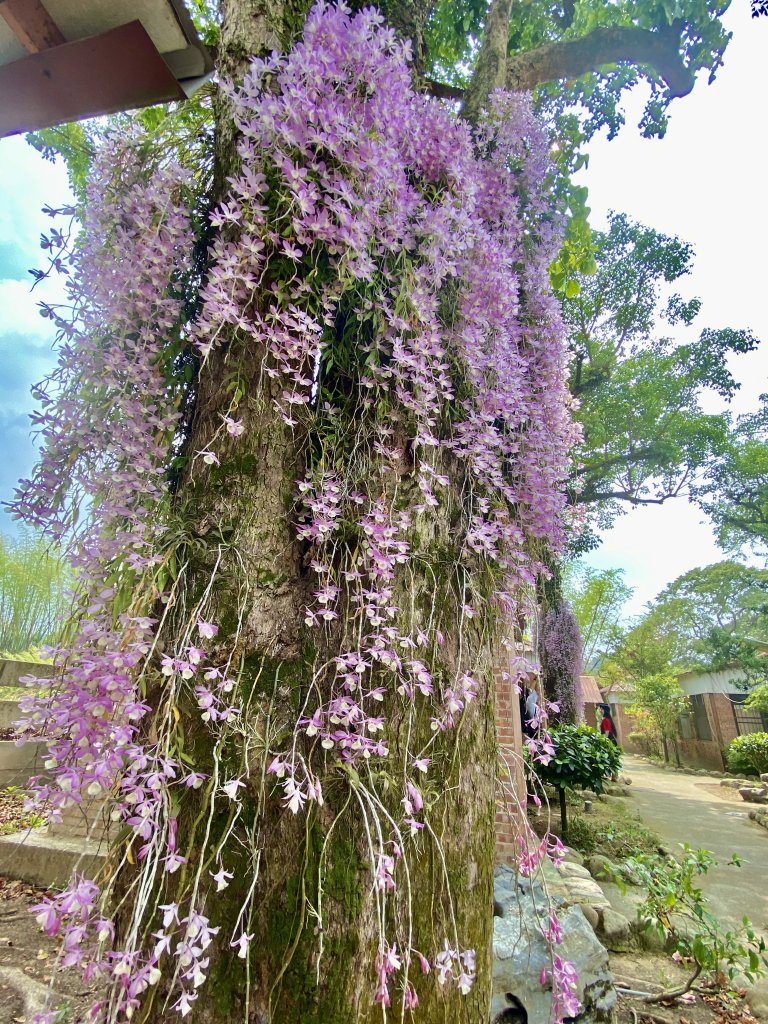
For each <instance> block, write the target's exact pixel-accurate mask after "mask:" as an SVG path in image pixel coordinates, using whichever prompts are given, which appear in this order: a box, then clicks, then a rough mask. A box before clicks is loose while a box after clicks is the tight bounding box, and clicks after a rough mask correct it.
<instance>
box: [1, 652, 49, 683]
mask: <svg viewBox="0 0 768 1024" xmlns="http://www.w3.org/2000/svg"><path fill="white" fill-rule="evenodd" d="M22 676H38V677H39V678H41V679H50V678H51V677H52V676H53V665H40V664H38V663H37V662H31V661H13V660H11V659H6V658H0V686H24V683H21V682H19V680H20V679H21V678H22Z"/></svg>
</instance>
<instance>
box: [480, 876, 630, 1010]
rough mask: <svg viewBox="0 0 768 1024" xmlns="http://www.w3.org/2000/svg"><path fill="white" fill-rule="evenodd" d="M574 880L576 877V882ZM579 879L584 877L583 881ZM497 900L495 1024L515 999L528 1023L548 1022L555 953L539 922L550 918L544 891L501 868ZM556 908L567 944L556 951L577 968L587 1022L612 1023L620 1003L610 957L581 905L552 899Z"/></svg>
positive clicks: (536, 883) (493, 1004)
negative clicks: (545, 975) (546, 979)
mask: <svg viewBox="0 0 768 1024" xmlns="http://www.w3.org/2000/svg"><path fill="white" fill-rule="evenodd" d="M574 881H575V879H574ZM579 881H581V879H580V880H579ZM495 897H496V900H497V901H498V903H499V904H500V905H501V907H502V912H503V915H504V916H503V917H497V918H495V919H494V923H493V952H494V961H493V1003H492V1013H491V1020H492V1021H497V1020H498V1021H503V1020H504V1017H503V1013H504V1010H505V1009H507V1008H508V1007H509V1005H510V1003H509V1001H508V999H507V993H511V994H512V995H514V996H516V997H517V999H519V1000H520V1002H521V1003H522V1004H523V1006H524V1007H525V1010H526V1012H527V1014H528V1024H549V1022H550V1020H551V1006H552V993H551V991H550V989H549V987H543V986H542V985H541V981H540V976H541V972H542V970H549V969H550V968H551V953H550V949H549V947H548V945H547V944H546V943H545V941H544V939H543V938H542V936H541V929H540V927H538V926H537V921H541V922H542V924H544V925H546V920H547V917H548V914H549V911H548V904H547V898H546V896H545V893H544V888H543V886H542V885H541V883H540V882H538V881H533V882H531V881H529V880H528V879H516V878H515V875H514V873H513V871H512V869H511V868H500V869H497V876H496V888H495ZM551 899H552V902H553V903H554V904H555V905H556V906H557V908H558V916H559V918H560V926H561V929H562V934H563V941H562V942H561V944H560V945H559V946H557V947H556V948H557V953H558V954H559V955H560V956H561V957H562V958H563V959H564V960H570V961H572V962H573V963H574V964H575V965H576V971H577V973H578V976H579V980H578V992H577V994H578V997H579V1000H580V1002H581V1004H582V1007H583V1011H582V1014H581V1017H580V1019H583V1020H585V1021H604V1020H609V1019H610V1016H611V1011H612V1010H613V1007H614V1005H615V1003H616V991H615V989H614V987H613V976H612V975H611V972H610V970H609V969H608V953H607V952H606V950H605V947H604V946H603V945H602V944H601V943H600V941H599V940H598V939H597V937H596V936H595V933H594V931H593V930H592V928H591V927H590V925H589V923H588V921H587V920H586V918H585V917H584V914H583V913H582V910H581V908H580V907H579V906H576V905H573V906H567V905H566V904H565V903H564V902H563V901H562V900H561V899H560V898H559V897H556V896H555V897H551Z"/></svg>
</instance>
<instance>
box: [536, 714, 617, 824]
mask: <svg viewBox="0 0 768 1024" xmlns="http://www.w3.org/2000/svg"><path fill="white" fill-rule="evenodd" d="M552 742H553V744H554V747H555V753H554V755H553V756H552V758H550V760H549V762H548V763H547V764H537V766H536V772H537V774H538V777H539V779H540V781H541V782H545V783H547V784H548V785H550V786H554V787H555V789H556V790H557V792H558V796H559V797H560V832H561V837H562V838H563V839H564V840H566V839H567V835H568V812H567V808H566V802H565V791H566V790H567V789H575V788H579V789H591V790H592V791H593V792H594V793H602V791H603V783H604V782H605V780H606V779H609V778H610V777H611V776H612V775H615V774H616V772H617V771H618V770H619V767H620V766H621V751H620V749H619V747H618V746H617V745H616V744H615V743H612V742H611V740H609V739H608V738H607V737H606V736H603V735H601V734H600V733H599V732H598V731H597V730H596V729H590V728H589V726H586V725H560V726H557V727H556V728H554V729H553V730H552Z"/></svg>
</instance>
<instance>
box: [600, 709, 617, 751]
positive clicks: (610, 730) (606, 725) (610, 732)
mask: <svg viewBox="0 0 768 1024" xmlns="http://www.w3.org/2000/svg"><path fill="white" fill-rule="evenodd" d="M600 732H601V733H602V734H603V736H607V737H608V739H609V740H610V741H611V743H618V740H617V739H616V729H615V728H614V725H613V722H612V721H611V716H610V715H609V714H608V712H607V711H604V712H603V720H602V721H601V722H600Z"/></svg>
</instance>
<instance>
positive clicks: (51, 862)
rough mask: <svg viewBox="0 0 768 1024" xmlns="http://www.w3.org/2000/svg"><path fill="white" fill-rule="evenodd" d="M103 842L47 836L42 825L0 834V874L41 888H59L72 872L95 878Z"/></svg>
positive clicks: (101, 857) (103, 855) (101, 862)
mask: <svg viewBox="0 0 768 1024" xmlns="http://www.w3.org/2000/svg"><path fill="white" fill-rule="evenodd" d="M105 858H106V844H101V843H98V842H89V841H88V840H84V839H75V838H68V837H64V836H52V835H49V834H48V832H47V830H46V829H44V828H39V829H33V830H29V831H26V832H12V833H11V834H10V835H6V836H0V875H5V876H6V877H8V878H18V879H20V880H21V881H22V882H28V883H29V884H30V885H37V886H39V887H40V888H41V889H50V888H53V887H57V888H63V887H64V886H65V885H66V884H67V882H68V881H69V879H70V876H71V874H72V872H73V871H78V872H82V873H83V874H85V875H87V876H89V877H90V878H95V877H96V875H97V874H98V872H99V871H100V870H101V868H102V867H103V866H104V860H105Z"/></svg>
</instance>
